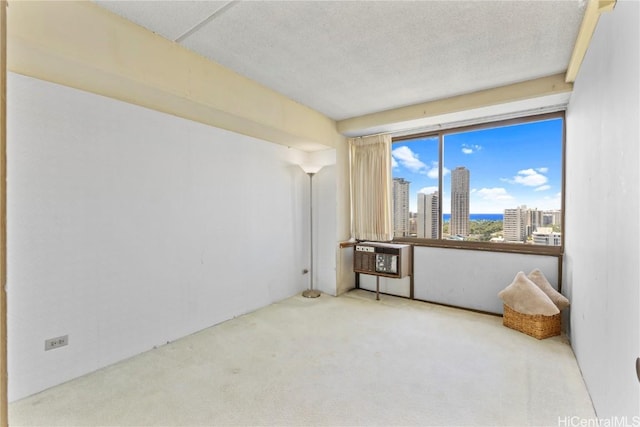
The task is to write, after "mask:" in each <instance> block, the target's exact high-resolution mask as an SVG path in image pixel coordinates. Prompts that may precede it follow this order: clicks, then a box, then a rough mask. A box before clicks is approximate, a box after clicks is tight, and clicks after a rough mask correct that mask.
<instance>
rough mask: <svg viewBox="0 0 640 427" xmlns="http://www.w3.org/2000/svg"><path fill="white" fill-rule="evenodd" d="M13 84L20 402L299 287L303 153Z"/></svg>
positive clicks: (15, 348)
mask: <svg viewBox="0 0 640 427" xmlns="http://www.w3.org/2000/svg"><path fill="white" fill-rule="evenodd" d="M8 96H9V99H8V106H9V110H8V164H9V168H8V251H9V252H8V273H9V277H8V322H9V331H8V338H9V355H8V356H9V399H10V400H11V401H13V400H16V399H18V398H21V397H24V396H26V395H29V394H32V393H35V392H37V391H40V390H42V389H44V388H47V387H50V386H53V385H55V384H59V383H61V382H64V381H66V380H69V379H71V378H74V377H77V376H79V375H82V374H84V373H87V372H90V371H93V370H95V369H98V368H100V367H103V366H106V365H109V364H111V363H114V362H116V361H119V360H121V359H124V358H127V357H129V356H132V355H135V354H137V353H140V352H143V351H146V350H149V349H151V348H152V347H154V346H157V345H161V344H164V343H166V342H167V341H171V340H174V339H176V338H179V337H182V336H184V335H186V334H189V333H192V332H194V331H197V330H200V329H203V328H205V327H208V326H210V325H213V324H216V323H219V322H221V321H224V320H226V319H229V318H232V317H234V316H237V315H240V314H242V313H246V312H249V311H251V310H254V309H256V308H259V307H261V306H264V305H267V304H269V303H271V302H273V301H278V300H281V299H283V298H286V297H288V296H291V295H294V294H296V293H298V292H300V291H302V290H303V289H305V287H306V284H307V281H306V280H307V279H306V278H305V276H303V275H302V270H303V269H304V268H308V259H309V258H308V240H305V239H306V236H308V215H307V213H308V211H307V208H308V185H307V184H308V178H307V176H306V175H305V174H304V172H303V171H302V170H301V169H300V168H299V167H298V166H295V163H298V162H299V161H300V159H301V158H303V157H304V155H305V153H302V152H300V151H297V150H295V149H289V148H287V147H285V146H281V145H275V144H271V143H267V142H265V141H260V140H256V139H252V138H250V137H246V136H242V135H238V134H234V133H231V132H227V131H223V130H220V129H216V128H212V127H208V126H205V125H202V124H199V123H195V122H190V121H187V120H184V119H179V118H176V117H174V116H170V115H166V114H162V113H159V112H156V111H152V110H147V109H144V108H141V107H138V106H133V105H129V104H126V103H122V102H119V101H115V100H113V99H108V98H104V97H100V96H97V95H93V94H89V93H85V92H81V91H78V90H74V89H70V88H67V87H63V86H58V85H55V84H51V83H47V82H43V81H39V80H35V79H31V78H27V77H24V76H20V75H15V74H10V75H9V80H8ZM65 334H68V335H69V345H68V346H66V347H62V348H59V349H56V350H51V351H47V352H45V351H44V341H45V339H47V338H52V337H56V336H60V335H65Z"/></svg>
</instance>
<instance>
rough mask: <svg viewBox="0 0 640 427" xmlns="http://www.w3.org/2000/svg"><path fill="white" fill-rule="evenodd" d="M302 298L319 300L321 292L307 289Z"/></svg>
mask: <svg viewBox="0 0 640 427" xmlns="http://www.w3.org/2000/svg"><path fill="white" fill-rule="evenodd" d="M302 296H303V297H305V298H318V297H319V296H320V292H319V291H316V290H315V289H307V290H306V291H304V292H303V293H302Z"/></svg>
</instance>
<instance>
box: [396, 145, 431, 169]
mask: <svg viewBox="0 0 640 427" xmlns="http://www.w3.org/2000/svg"><path fill="white" fill-rule="evenodd" d="M391 155H392V156H393V158H394V159H395V160H396V161H397V162H398V163H399V164H400V165H402V166H404V167H405V168H407V169H409V170H410V171H411V172H414V173H415V172H421V171H425V170H426V169H427V165H426V164H424V162H422V161H421V160H420V158H419V156H418V155H417V154H416V153H414V152H413V151H411V149H410V148H409V147H407V146H406V145H403V146H402V147H398V148H396V149H394V150H393V151H392V152H391Z"/></svg>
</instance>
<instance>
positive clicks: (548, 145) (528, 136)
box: [392, 118, 562, 213]
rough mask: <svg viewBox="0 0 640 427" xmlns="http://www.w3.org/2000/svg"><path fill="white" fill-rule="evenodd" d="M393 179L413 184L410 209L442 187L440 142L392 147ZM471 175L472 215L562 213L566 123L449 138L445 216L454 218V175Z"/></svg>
mask: <svg viewBox="0 0 640 427" xmlns="http://www.w3.org/2000/svg"><path fill="white" fill-rule="evenodd" d="M392 157H393V160H392V162H393V176H394V177H402V178H405V179H406V180H408V181H410V182H411V185H410V194H411V195H410V210H411V211H412V212H415V211H416V205H417V193H418V192H419V191H421V192H426V193H430V192H432V191H433V190H437V186H438V139H437V137H432V138H420V139H416V140H407V141H400V142H397V143H394V144H393V147H392ZM458 166H464V167H466V168H467V169H469V171H470V185H469V188H470V193H471V194H470V212H471V213H502V212H503V211H504V209H507V208H515V207H517V206H520V205H527V207H530V208H538V209H560V206H561V205H560V192H561V189H562V119H559V118H558V119H552V120H545V121H541V122H532V123H521V124H518V125H513V126H506V127H499V128H492V129H482V130H476V131H471V132H465V133H457V134H446V135H445V137H444V181H443V193H444V198H443V204H442V208H443V211H444V213H450V211H451V202H450V195H451V189H450V182H451V181H450V179H451V174H450V171H451V170H453V169H455V168H456V167H458Z"/></svg>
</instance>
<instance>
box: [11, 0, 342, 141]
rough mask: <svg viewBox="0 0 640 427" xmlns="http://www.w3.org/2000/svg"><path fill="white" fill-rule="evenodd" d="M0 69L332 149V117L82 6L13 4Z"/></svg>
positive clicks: (260, 135) (273, 137)
mask: <svg viewBox="0 0 640 427" xmlns="http://www.w3.org/2000/svg"><path fill="white" fill-rule="evenodd" d="M7 44H8V58H7V61H8V69H9V70H10V71H12V72H15V73H18V74H23V75H26V76H30V77H34V78H38V79H41V80H45V81H50V82H53V83H58V84H62V85H65V86H70V87H74V88H77V89H81V90H84V91H88V92H92V93H96V94H99V95H104V96H108V97H110V98H115V99H119V100H122V101H125V102H129V103H132V104H137V105H141V106H143V107H147V108H151V109H154V110H157V111H162V112H165V113H168V114H172V115H175V116H178V117H183V118H186V119H190V120H194V121H197V122H201V123H205V124H208V125H212V126H216V127H218V128H222V129H227V130H230V131H233V132H236V133H240V134H244V135H248V136H251V137H255V138H259V139H263V140H267V141H270V142H275V143H278V144H283V145H286V146H290V147H295V148H298V149H301V150H303V151H317V150H326V149H327V148H334V147H336V145H337V144H339V143H340V141H342V140H343V138H342V136H341V135H339V134H338V132H337V131H336V123H335V121H334V120H332V119H330V118H328V117H326V116H324V115H323V114H321V113H319V112H317V111H315V110H312V109H311V108H308V107H306V106H304V105H302V104H299V103H297V102H295V101H293V100H291V99H290V98H287V97H286V96H284V95H281V94H279V93H277V92H275V91H273V90H272V89H269V88H267V87H265V86H262V85H260V84H258V83H256V82H255V81H253V80H250V79H248V78H245V77H243V76H240V75H239V74H237V73H235V72H233V71H231V70H230V69H228V68H225V67H223V66H222V65H220V64H217V63H215V62H212V61H210V60H208V59H207V58H205V57H203V56H200V55H197V54H195V53H193V52H191V51H189V50H188V49H185V48H184V47H182V46H180V45H179V44H176V43H174V42H171V41H169V40H167V39H165V38H163V37H161V36H159V35H157V34H154V33H153V32H151V31H149V30H147V29H145V28H143V27H140V26H138V25H136V24H134V23H132V22H130V21H127V20H126V19H124V18H122V17H120V16H118V15H116V14H113V13H111V12H109V11H107V10H105V9H103V8H101V7H99V6H98V5H96V4H94V3H93V2H90V1H73V2H59V1H38V2H29V1H16V2H12V3H11V6H10V7H9V8H8V27H7Z"/></svg>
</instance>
